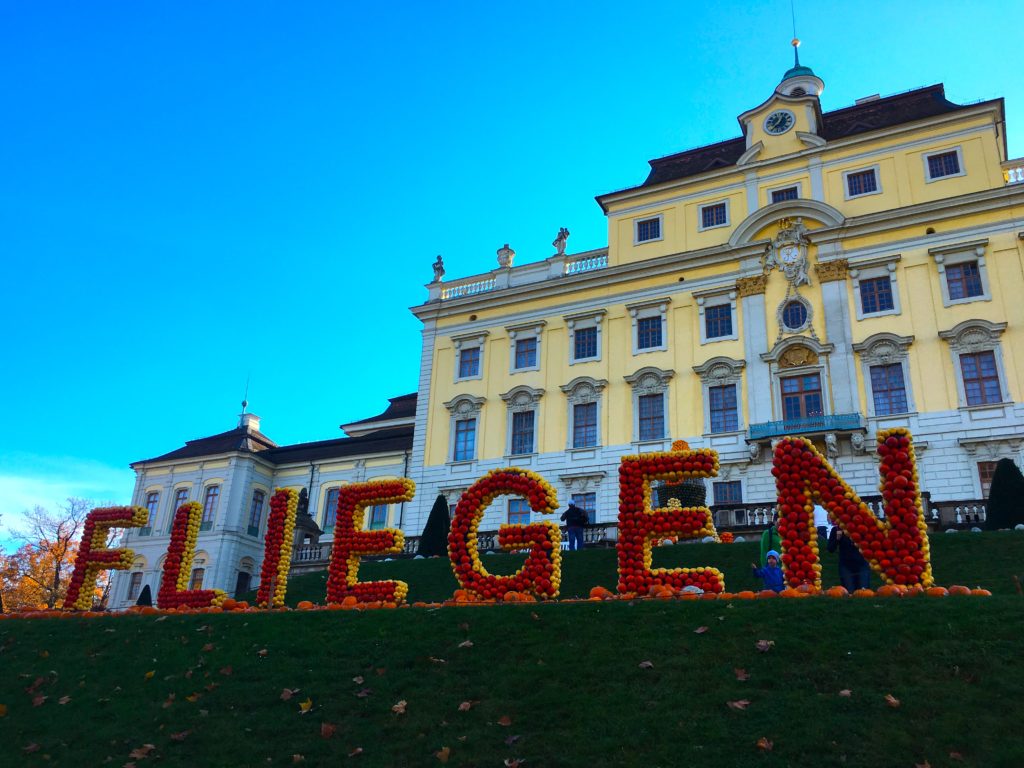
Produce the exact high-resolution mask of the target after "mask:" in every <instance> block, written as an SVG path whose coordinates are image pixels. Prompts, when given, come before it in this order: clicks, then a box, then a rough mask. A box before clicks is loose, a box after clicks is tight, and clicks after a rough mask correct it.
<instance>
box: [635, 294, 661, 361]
mask: <svg viewBox="0 0 1024 768" xmlns="http://www.w3.org/2000/svg"><path fill="white" fill-rule="evenodd" d="M671 303H672V299H671V298H668V297H666V298H663V299H652V300H651V301H642V302H637V303H635V304H627V305H626V311H628V312H629V317H630V323H631V325H632V333H631V336H632V339H633V355H634V356H635V355H643V354H646V353H647V352H664V351H665V350H667V349H668V305H669V304H671ZM648 317H660V318H661V345H660V346H657V347H644V348H643V349H640V347H639V346H638V344H637V342H638V332H637V330H638V329H637V321H639V320H641V319H644V318H648Z"/></svg>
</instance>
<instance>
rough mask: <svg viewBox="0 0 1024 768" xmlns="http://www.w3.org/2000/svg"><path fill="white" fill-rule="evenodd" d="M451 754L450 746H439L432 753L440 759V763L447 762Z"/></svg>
mask: <svg viewBox="0 0 1024 768" xmlns="http://www.w3.org/2000/svg"><path fill="white" fill-rule="evenodd" d="M451 756H452V748H451V747H441V748H440V749H439V750H437V752H435V753H434V757H436V758H437V759H438V760H440V761H441V762H442V763H447V762H448V758H449V757H451Z"/></svg>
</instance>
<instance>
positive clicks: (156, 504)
mask: <svg viewBox="0 0 1024 768" xmlns="http://www.w3.org/2000/svg"><path fill="white" fill-rule="evenodd" d="M146 509H148V510H149V520H147V521H146V525H152V524H153V523H154V522H156V513H157V511H158V510H159V509H160V494H159V493H158V492H156V491H152V492H150V493H147V494H146Z"/></svg>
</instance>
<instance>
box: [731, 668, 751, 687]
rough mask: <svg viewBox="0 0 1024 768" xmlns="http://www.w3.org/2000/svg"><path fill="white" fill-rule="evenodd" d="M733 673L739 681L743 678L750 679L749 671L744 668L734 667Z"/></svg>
mask: <svg viewBox="0 0 1024 768" xmlns="http://www.w3.org/2000/svg"><path fill="white" fill-rule="evenodd" d="M733 674H735V675H736V679H737V680H739V681H740V682H741V683H742V682H743V681H744V680H749V679H750V673H749V672H747V670H745V669H740V668H739V667H736V668H735V669H733Z"/></svg>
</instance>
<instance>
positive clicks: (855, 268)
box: [407, 62, 1024, 535]
mask: <svg viewBox="0 0 1024 768" xmlns="http://www.w3.org/2000/svg"><path fill="white" fill-rule="evenodd" d="M823 88H824V84H823V82H822V81H821V79H819V78H818V77H817V76H816V75H815V74H814V73H813V71H812V70H811V69H810V68H807V67H802V66H800V65H799V62H797V65H796V66H795V67H793V68H792V69H791V70H789V71H788V72H786V74H785V76H784V78H783V80H782V82H781V83H780V84H779V85H778V87H777V88H776V89H775V90H774V92H773V93H771V95H770V96H769V98H767V100H765V101H764V102H763V103H762V104H760V105H758V106H755V107H753V108H752V109H750V110H749V111H747V112H744V113H743V114H742V115H739V118H738V119H739V123H740V126H741V129H742V135H741V136H739V137H737V138H734V139H729V140H726V141H723V142H720V143H717V144H713V145H710V146H706V147H701V148H698V149H694V150H690V151H685V152H681V153H678V154H674V155H670V156H668V157H663V158H659V159H656V160H652V161H651V162H650V172H649V175H648V177H647V179H646V180H645V181H644V182H643V183H642V184H640V185H639V186H636V187H632V188H628V189H623V190H619V191H616V192H611V193H608V194H604V195H600V196H599V197H598V198H597V202H598V203H599V204H600V206H601V208H602V210H603V211H604V213H605V215H606V217H607V222H608V247H607V248H606V249H600V250H596V251H590V252H586V253H580V254H575V255H571V254H566V253H565V252H564V245H565V237H564V235H565V234H567V233H560V236H559V239H558V240H556V242H555V243H554V245H555V247H556V253H555V255H553V256H552V257H550V258H548V259H546V260H543V261H539V262H535V263H530V264H524V265H522V266H516V265H515V263H514V257H515V254H514V252H513V251H512V249H511V248H509V247H508V246H505V247H504V248H502V249H500V250H499V251H498V262H499V263H498V266H497V268H496V269H493V270H490V271H488V272H486V273H483V274H479V275H475V276H471V277H467V278H464V279H459V280H456V281H450V282H445V281H443V279H442V273H441V272H439V273H438V275H437V276H436V279H435V281H434V282H433V283H431V284H430V285H428V290H429V298H428V300H427V301H426V302H425V303H424V304H422V305H420V306H417V307H414V308H413V310H412V311H413V312H414V313H415V315H416V316H417V317H418V318H419V319H420V320H421V321H422V323H423V351H422V359H421V367H420V381H419V387H418V393H419V397H418V403H417V412H416V428H415V437H414V448H413V461H412V470H411V473H410V476H411V477H413V478H414V479H415V480H416V482H417V484H418V487H419V490H418V496H419V500H420V501H419V505H418V507H417V512H418V514H416V515H414V516H412V518H411V519H410V521H409V522H410V525H409V530H407V533H408V534H409V535H416V534H417V533H418V532H419V530H418V529H417V526H419V528H422V523H423V522H425V519H426V517H425V516H426V514H427V511H428V510H429V508H430V503H431V500H432V499H433V498H434V495H435V494H436V492H442V493H445V494H446V495H448V497H449V501H451V502H452V503H454V501H455V500H456V498H457V496H458V494H459V493H460V492H461V491H462V490H463V489H464V488H465V487H467V486H468V485H469V483H470V482H472V480H473V479H475V478H477V477H478V476H480V475H481V474H482V473H483V472H484V471H486V470H488V469H491V468H494V467H500V466H509V465H515V466H521V467H527V468H530V469H533V470H536V471H539V472H541V473H542V474H544V475H545V477H547V479H548V480H549V481H550V482H552V483H553V484H554V485H555V487H556V488H557V489H558V491H559V496H560V500H562V501H563V503H566V502H568V500H569V499H570V497H571V498H573V499H575V500H576V501H577V502H578V503H580V504H582V505H584V506H586V507H589V508H590V509H591V510H592V515H591V518H592V520H595V521H597V522H611V521H614V519H615V517H616V514H617V475H616V470H617V466H618V461H619V458H620V457H621V456H622V455H624V454H630V453H636V452H638V451H649V450H663V449H666V448H668V447H669V445H670V443H671V440H672V439H674V438H685V439H686V440H687V441H689V443H690V445H691V446H693V447H710V448H714V449H715V450H717V451H718V452H719V453H720V456H721V461H722V471H721V475H720V477H718V478H715V479H714V480H713V481H709V483H708V485H709V494H708V500H709V503H714V504H716V505H718V506H720V507H721V506H723V505H725V506H728V505H734V506H737V507H739V506H740V505H743V504H747V503H750V502H765V503H769V504H770V500H771V499H773V498H774V486H773V479H772V476H771V474H770V454H771V448H772V444H773V442H774V441H775V440H777V439H778V438H780V437H781V436H783V435H786V434H800V435H804V436H807V437H809V438H811V439H812V440H814V441H815V442H816V443H817V444H818V445H819V446H820V448H821V450H822V451H823V452H824V453H826V454H827V455H828V456H829V457H830V459H831V460H832V461H833V463H834V465H835V466H836V467H837V468H838V470H839V471H840V472H841V473H842V474H843V476H844V477H845V478H847V480H848V481H850V482H851V483H852V484H853V485H854V487H855V488H856V489H857V490H858V492H860V493H863V494H866V495H869V494H872V493H876V492H877V491H876V486H877V482H878V478H877V469H876V466H877V465H876V461H875V457H874V455H873V436H874V434H875V432H876V431H877V430H878V429H880V428H884V427H889V426H894V425H905V426H908V427H909V428H910V429H911V430H912V432H913V434H914V435H915V437H916V440H917V445H918V450H919V455H920V457H921V469H922V472H923V486H924V488H925V489H926V490H928V491H929V492H930V494H931V498H932V501H933V503H936V502H941V501H943V500H968V499H981V498H984V497H985V496H987V483H988V482H989V480H990V477H991V472H992V468H993V467H994V462H995V461H996V460H997V459H998V458H1001V457H1003V456H1009V457H1011V458H1014V459H1015V460H1019V459H1020V448H1021V444H1022V440H1024V429H1022V427H1024V408H1022V406H1021V405H1020V399H1021V392H1022V386H1021V384H1022V378H1021V377H1022V374H1024V302H1022V301H1021V300H1020V297H1021V296H1024V272H1022V242H1021V238H1022V237H1024V184H1015V183H1013V182H1016V181H1019V180H1020V173H1021V171H1020V169H1019V164H1016V163H1014V162H1011V161H1009V160H1008V158H1007V153H1006V136H1005V123H1004V116H1003V103H1002V100H1001V99H998V100H994V101H987V102H981V103H976V104H970V105H958V104H954V103H952V102H950V101H949V100H947V99H946V98H945V95H944V90H943V87H942V86H941V85H935V86H931V87H928V88H922V89H918V90H914V91H910V92H907V93H902V94H899V95H896V96H891V97H887V98H879V97H877V96H874V97H868V98H866V99H861V100H858V102H857V103H856V104H854V105H853V106H851V107H847V108H845V109H839V110H835V111H831V112H823V111H822V107H821V101H820V96H821V93H822V91H823ZM526 514H527V512H526V510H525V509H524V508H523V505H522V503H521V502H518V501H516V500H507V504H506V507H505V508H496V509H492V510H491V511H490V512H489V513H488V515H489V517H488V518H487V519H486V520H485V522H484V524H483V526H482V529H484V530H487V529H493V528H496V527H497V526H498V525H499V524H500V523H503V522H519V521H522V520H524V519H526ZM739 514H740V515H745V514H746V512H741V513H739ZM719 522H720V523H722V524H726V525H728V524H736V523H740V524H742V523H743V522H752V521H750V520H747V519H745V518H744V517H742V516H738V517H736V518H735V519H720V520H719Z"/></svg>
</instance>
